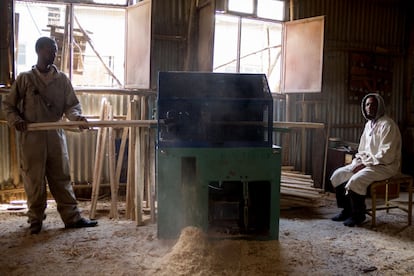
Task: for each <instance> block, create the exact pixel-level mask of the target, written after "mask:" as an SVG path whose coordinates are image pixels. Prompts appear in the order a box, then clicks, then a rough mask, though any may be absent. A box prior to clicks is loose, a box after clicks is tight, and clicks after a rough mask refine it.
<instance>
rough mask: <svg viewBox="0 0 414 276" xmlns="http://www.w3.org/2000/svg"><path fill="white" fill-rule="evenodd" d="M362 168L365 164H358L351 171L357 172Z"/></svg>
mask: <svg viewBox="0 0 414 276" xmlns="http://www.w3.org/2000/svg"><path fill="white" fill-rule="evenodd" d="M363 168H365V165H364V164H359V165H358V166H356V167H355V168H354V169H353V170H352V172H353V173H357V172H359V171H360V170H362V169H363Z"/></svg>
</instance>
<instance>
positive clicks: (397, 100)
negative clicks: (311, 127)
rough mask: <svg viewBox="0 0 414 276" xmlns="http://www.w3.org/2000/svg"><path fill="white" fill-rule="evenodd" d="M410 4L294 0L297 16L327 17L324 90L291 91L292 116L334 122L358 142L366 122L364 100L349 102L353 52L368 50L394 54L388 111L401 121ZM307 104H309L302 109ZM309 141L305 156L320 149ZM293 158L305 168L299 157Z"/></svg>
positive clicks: (337, 131) (340, 133) (398, 0)
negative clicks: (406, 34) (308, 91)
mask: <svg viewBox="0 0 414 276" xmlns="http://www.w3.org/2000/svg"><path fill="white" fill-rule="evenodd" d="M287 3H289V1H287ZM406 5H407V1H404V0H335V1H330V0H294V1H293V13H294V14H293V18H294V19H302V18H308V17H313V16H321V15H324V16H325V40H324V64H323V81H322V93H316V94H307V95H303V94H300V95H299V94H298V95H292V96H291V97H292V98H293V99H294V100H293V101H294V102H295V104H294V108H295V110H294V112H293V114H294V117H295V118H293V120H297V121H302V120H305V121H314V122H323V123H325V124H326V125H327V126H328V125H329V126H330V129H329V136H330V137H340V138H341V139H342V140H344V141H350V142H358V141H359V137H360V135H361V131H362V127H363V124H364V122H365V121H364V119H363V117H362V115H361V108H360V105H359V104H355V103H350V102H349V101H348V97H349V96H350V94H349V93H350V92H349V89H348V79H349V59H350V54H351V53H352V52H364V53H379V54H382V55H386V56H388V57H390V58H391V59H392V63H393V78H392V95H391V97H390V101H389V102H387V113H388V114H389V115H390V116H391V117H392V118H394V119H395V120H396V121H397V122H399V123H401V122H402V121H403V119H404V110H405V106H404V66H405V59H404V52H405V49H404V47H405V39H406V37H405V33H406V21H407V11H406V10H407V9H406V8H407V7H406ZM303 101H304V103H303ZM315 102H316V103H318V104H314V103H315ZM303 105H306V106H307V108H306V109H303ZM299 107H300V108H299ZM303 110H305V111H303ZM304 112H306V114H304ZM318 114H319V115H318ZM307 143H308V144H307V145H306V146H307V156H312V155H313V154H315V151H316V150H317V148H319V149H320V148H321V146H320V143H316V144H315V139H307ZM291 158H292V159H291V160H293V162H295V164H294V165H295V166H296V167H298V168H301V166H300V162H298V160H297V159H296V158H295V156H292V157H291ZM313 162H315V160H312V158H309V160H307V162H306V168H301V169H302V170H303V169H304V170H305V171H306V172H308V173H312V174H317V173H318V172H315V171H312V169H311V168H312V163H313ZM313 167H315V166H313ZM320 167H321V168H322V167H323V166H322V164H321V166H320Z"/></svg>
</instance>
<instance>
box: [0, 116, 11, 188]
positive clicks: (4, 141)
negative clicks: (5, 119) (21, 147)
mask: <svg viewBox="0 0 414 276" xmlns="http://www.w3.org/2000/svg"><path fill="white" fill-rule="evenodd" d="M8 128H9V127H8V126H7V125H6V124H2V123H0V156H1V162H0V185H3V184H4V183H6V182H8V181H9V180H10V179H11V175H10V171H11V165H10V143H9V129H8Z"/></svg>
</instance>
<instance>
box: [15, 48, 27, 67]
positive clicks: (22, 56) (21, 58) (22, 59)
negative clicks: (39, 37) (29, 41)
mask: <svg viewBox="0 0 414 276" xmlns="http://www.w3.org/2000/svg"><path fill="white" fill-rule="evenodd" d="M17 61H18V64H19V65H20V64H26V45H24V44H19V52H18V57H17Z"/></svg>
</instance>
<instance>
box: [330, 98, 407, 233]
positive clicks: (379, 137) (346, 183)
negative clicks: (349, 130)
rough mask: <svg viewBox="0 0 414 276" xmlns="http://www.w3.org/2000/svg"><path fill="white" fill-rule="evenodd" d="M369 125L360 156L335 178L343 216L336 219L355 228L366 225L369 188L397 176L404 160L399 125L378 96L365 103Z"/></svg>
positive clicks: (334, 182)
mask: <svg viewBox="0 0 414 276" xmlns="http://www.w3.org/2000/svg"><path fill="white" fill-rule="evenodd" d="M361 109H362V114H363V115H364V117H365V119H367V120H368V121H367V122H366V124H365V128H364V131H363V133H362V136H361V139H360V142H359V147H358V153H357V154H356V155H355V158H354V159H353V160H352V163H351V164H349V165H346V166H344V167H341V168H338V169H337V170H336V171H334V173H333V174H332V176H331V182H332V185H333V186H334V187H335V193H336V200H337V205H338V207H339V208H343V210H342V211H341V213H339V214H338V215H336V216H335V217H333V218H332V220H334V221H344V225H346V226H350V227H353V226H355V225H359V224H361V223H362V222H364V221H365V212H366V206H365V196H366V193H367V188H368V186H369V185H370V184H371V183H372V182H374V181H378V180H383V179H386V178H389V177H391V176H393V175H395V174H397V173H398V172H399V170H400V160H401V134H400V130H399V129H398V126H397V124H396V123H395V122H394V121H393V120H392V119H391V118H389V117H388V116H387V115H385V109H384V100H383V98H382V97H381V96H380V95H378V94H368V95H366V96H365V97H364V98H363V100H362V103H361Z"/></svg>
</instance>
